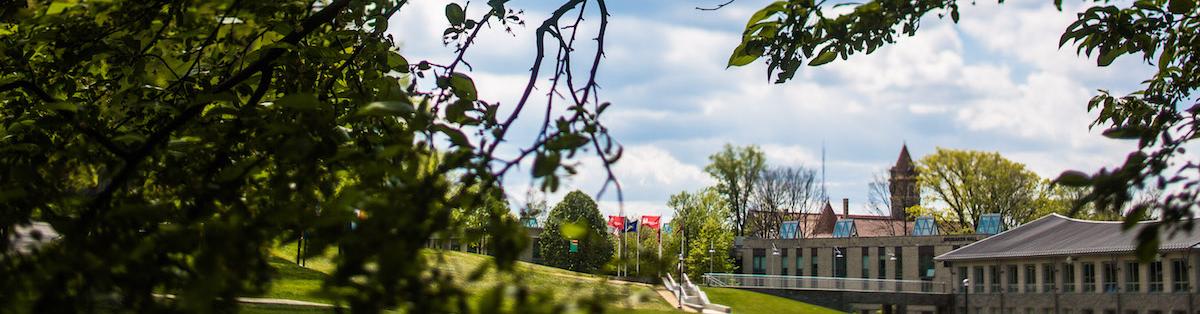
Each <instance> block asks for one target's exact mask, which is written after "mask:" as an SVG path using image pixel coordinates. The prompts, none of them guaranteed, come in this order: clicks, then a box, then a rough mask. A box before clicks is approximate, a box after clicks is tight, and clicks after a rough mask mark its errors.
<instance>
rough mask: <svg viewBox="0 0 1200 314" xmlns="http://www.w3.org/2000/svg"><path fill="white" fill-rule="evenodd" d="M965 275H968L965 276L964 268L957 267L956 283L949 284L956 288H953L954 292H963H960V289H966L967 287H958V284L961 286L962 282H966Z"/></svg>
mask: <svg viewBox="0 0 1200 314" xmlns="http://www.w3.org/2000/svg"><path fill="white" fill-rule="evenodd" d="M967 275H969V274H967V268H966V267H961V266H960V267H958V281H955V282H952V283H951V284H952V285H953V286H954V287H956V288H954V290H955V291H958V292H964V291H963V290H960V289H966V288H967V287H963V286H960V285H959V284H961V283H962V282H963V281H967Z"/></svg>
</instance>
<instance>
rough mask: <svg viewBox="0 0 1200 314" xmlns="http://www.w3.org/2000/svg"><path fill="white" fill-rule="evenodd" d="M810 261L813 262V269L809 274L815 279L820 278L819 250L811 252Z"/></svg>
mask: <svg viewBox="0 0 1200 314" xmlns="http://www.w3.org/2000/svg"><path fill="white" fill-rule="evenodd" d="M808 259H809V260H810V261H812V268H810V269H809V270H808V274H809V275H810V276H813V277H816V276H820V273H819V272H817V265H818V263H817V248H812V249H810V250H809V254H808Z"/></svg>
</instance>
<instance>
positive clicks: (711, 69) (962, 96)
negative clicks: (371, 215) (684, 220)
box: [389, 0, 1151, 216]
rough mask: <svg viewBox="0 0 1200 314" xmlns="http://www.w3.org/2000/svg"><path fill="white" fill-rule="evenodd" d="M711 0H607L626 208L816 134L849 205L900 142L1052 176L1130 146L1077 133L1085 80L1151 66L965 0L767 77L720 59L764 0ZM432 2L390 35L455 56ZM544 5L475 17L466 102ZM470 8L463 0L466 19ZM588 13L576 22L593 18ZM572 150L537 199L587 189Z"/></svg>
mask: <svg viewBox="0 0 1200 314" xmlns="http://www.w3.org/2000/svg"><path fill="white" fill-rule="evenodd" d="M719 2H723V1H610V11H611V13H612V17H611V18H610V23H609V29H608V35H607V37H606V40H607V42H606V46H605V51H606V58H605V59H604V61H603V62H604V64H603V65H602V67H601V69H600V72H599V83H600V84H601V86H602V90H601V93H600V98H601V100H602V101H609V102H612V103H613V105H612V107H611V108H610V109H609V110H608V111H606V113H605V115H606V116H605V117H603V118H602V119H603V121H604V122H605V123H606V124H607V125H608V126H609V127H610V129H611V130H612V134H613V135H614V136H615V137H616V139H617V140H619V141H620V143H621V144H623V145H624V147H625V155H624V158H623V159H622V160H621V162H620V163H619V164H618V165H617V166H616V173H617V175H618V178H619V179H620V180H621V183H622V185H623V187H624V195H625V202H624V210H625V212H626V214H627V215H631V216H632V215H640V214H650V215H655V214H663V215H665V216H670V212H671V210H670V209H669V208H667V206H666V201H667V199H668V198H669V196H670V195H672V194H675V193H678V192H680V191H695V190H697V189H700V188H703V187H705V186H709V185H712V184H714V182H713V180H712V179H711V178H710V177H709V176H708V175H707V174H705V173H704V172H703V167H704V165H705V164H706V163H707V156H708V155H710V154H712V153H714V152H716V151H718V150H719V149H720V148H721V146H722V145H723V144H725V143H733V144H735V145H751V144H753V145H758V146H760V147H761V148H762V149H763V150H764V151H765V152H766V154H767V158H768V162H769V163H770V164H771V165H773V166H805V167H811V168H815V169H820V166H821V163H820V161H821V147H822V143H824V147H825V151H826V162H825V166H826V171H827V179H826V182H827V185H828V191H829V196H830V198H832V199H835V200H836V199H841V198H849V199H850V203H851V211H853V212H860V213H861V212H865V209H864V205H865V203H866V201H867V184H868V182H870V180H871V178H872V176H873V175H874V174H876V173H879V172H882V171H884V170H886V169H887V168H888V167H890V166H891V165H892V164H893V163H894V162H895V160H896V157H897V154H898V153H899V150H900V146H901V144H903V143H907V144H908V146H909V149H910V151H911V152H912V154H913V158H915V159H919V158H921V157H922V156H924V155H925V154H928V153H931V152H933V151H934V150H935V148H936V147H946V148H955V149H975V150H985V151H998V152H1000V153H1001V154H1002V155H1004V156H1005V157H1007V158H1009V159H1013V160H1016V161H1018V162H1022V163H1024V164H1026V165H1027V166H1029V168H1030V169H1032V170H1033V171H1035V172H1037V173H1038V174H1040V175H1042V176H1043V177H1050V178H1053V177H1055V176H1057V175H1058V173H1060V172H1062V171H1063V170H1068V169H1077V170H1084V171H1092V170H1096V169H1099V168H1101V167H1104V166H1112V165H1116V164H1118V163H1119V162H1120V161H1122V160H1123V158H1124V156H1125V154H1127V153H1128V152H1129V151H1130V150H1131V149H1132V148H1133V147H1134V146H1133V143H1131V142H1120V141H1113V140H1108V139H1105V138H1104V137H1102V136H1100V135H1099V133H1100V130H1094V131H1092V130H1088V125H1089V123H1090V121H1091V120H1092V117H1093V115H1092V114H1089V113H1088V112H1087V110H1086V104H1087V100H1088V99H1089V98H1090V97H1091V96H1093V95H1094V94H1095V92H1096V90H1097V89H1107V90H1110V91H1113V92H1116V93H1126V92H1129V91H1131V90H1134V89H1136V88H1137V86H1138V83H1139V82H1140V81H1141V80H1143V79H1145V78H1147V77H1149V75H1150V73H1151V68H1150V67H1149V66H1147V65H1145V64H1143V63H1141V62H1140V60H1137V59H1136V58H1134V57H1124V58H1121V59H1118V60H1117V62H1116V63H1114V64H1113V65H1111V66H1109V67H1106V68H1098V67H1096V66H1095V61H1094V59H1090V60H1089V59H1087V58H1086V57H1082V56H1077V55H1076V54H1075V53H1074V49H1073V48H1070V47H1068V48H1064V49H1062V50H1060V49H1058V47H1057V45H1058V38H1059V35H1060V34H1061V33H1062V30H1063V29H1064V28H1065V27H1066V26H1067V25H1068V24H1070V23H1071V22H1072V21H1074V18H1073V16H1074V14H1075V13H1074V12H1078V11H1079V10H1080V8H1081V7H1082V6H1083V5H1084V4H1085V3H1082V2H1079V3H1066V4H1065V5H1064V10H1063V11H1062V12H1060V11H1058V10H1055V9H1054V7H1053V5H1052V2H1051V1H1030V0H1018V1H1006V2H1005V4H1003V5H997V4H995V3H986V2H981V3H979V4H977V5H973V6H972V5H967V4H966V3H965V2H964V3H963V4H964V6H963V7H962V14H961V19H960V23H958V24H954V23H951V22H950V21H949V19H945V20H942V19H939V18H937V16H936V15H934V16H930V17H927V18H926V19H925V20H924V21H923V23H922V26H921V30H920V31H919V34H918V35H917V36H915V37H902V38H899V42H898V43H897V44H895V45H893V46H889V47H887V48H883V49H880V50H878V51H876V52H875V53H874V54H872V55H860V56H853V57H851V59H849V60H845V61H843V60H838V61H835V62H833V63H831V64H828V65H825V66H822V67H820V68H806V69H803V70H802V72H801V73H798V74H797V76H796V78H795V79H794V80H792V81H790V82H788V83H785V84H772V83H771V82H770V81H768V80H767V78H766V72H765V66H764V65H762V64H759V63H756V64H754V65H752V66H747V67H741V68H731V69H726V68H725V61H726V60H727V58H728V56H729V52H730V51H731V50H732V48H733V47H735V46H737V44H738V43H739V41H740V34H741V30H742V27H743V26H744V25H745V21H746V19H748V18H749V16H750V15H751V14H753V12H754V11H756V10H758V9H759V8H761V7H762V6H764V5H766V4H767V3H768V2H767V1H736V2H734V3H733V4H731V5H729V6H727V7H725V8H723V9H721V10H719V11H699V10H696V9H695V7H696V6H706V7H708V6H712V5H715V4H716V3H719ZM446 3H447V2H444V1H418V2H417V3H415V4H412V5H410V7H408V8H406V9H405V10H402V11H401V12H400V13H399V14H398V15H397V16H396V17H394V19H393V21H392V23H391V26H390V27H391V29H390V30H389V33H390V34H392V35H393V36H395V38H396V39H397V41H399V42H401V43H402V46H403V47H402V48H401V50H402V52H403V53H404V54H405V56H406V57H407V58H408V59H409V60H410V61H414V62H415V60H430V61H431V62H435V63H446V60H451V59H452V57H453V54H452V53H453V49H452V48H451V47H446V46H443V45H442V43H441V39H440V35H441V31H442V29H444V28H445V27H446V25H447V23H446V21H445V18H444V15H443V10H444V6H445V4H446ZM552 4H554V1H512V2H511V3H510V4H509V7H511V8H515V9H523V10H525V14H524V15H523V17H524V18H525V20H526V22H527V24H530V25H529V26H525V27H516V28H514V29H513V34H506V33H504V32H503V31H502V30H500V29H492V30H486V31H484V32H483V35H482V36H481V40H480V41H479V42H478V43H477V45H476V46H475V47H474V48H472V50H470V51H469V52H468V53H467V59H468V61H471V63H472V65H474V69H472V71H470V74H471V75H472V77H474V78H475V81H476V83H477V84H478V85H479V88H480V98H481V99H484V100H487V101H498V102H500V103H501V105H502V106H504V105H509V107H511V105H512V104H513V103H515V102H516V100H517V99H518V98H519V96H520V90H521V88H522V87H523V86H524V84H525V81H526V79H527V76H528V71H529V68H530V66H531V64H532V58H533V53H534V45H533V32H534V28H535V26H534V25H537V24H539V23H540V22H541V21H542V20H543V19H544V18H545V17H546V16H547V14H546V13H547V12H549V11H550V10H552V8H551V7H549V5H552ZM485 7H486V1H476V2H472V3H471V4H470V6H469V8H468V16H479V15H481V14H482V13H483V11H482V10H483V9H484V8H485ZM594 20H595V18H594V17H593V18H592V19H591V20H589V22H595V21H594ZM586 26H588V27H591V28H586V27H585V28H582V29H581V31H586V30H593V31H594V24H589V25H586ZM589 49H593V48H587V47H585V48H583V49H582V50H581V51H580V52H578V53H579V54H581V55H583V54H590V53H591V52H590V50H589ZM760 63H761V62H760ZM541 84H542V85H540V86H545V85H546V83H545V81H544V80H542V81H541ZM543 99H544V98H543ZM534 103H535V104H536V103H537V102H534ZM539 110H542V109H539V108H534V109H532V110H531V111H529V112H526V113H523V115H522V117H526V118H527V119H523V120H521V122H523V124H522V127H521V129H518V130H516V131H514V137H515V138H514V140H515V143H528V142H529V140H525V139H526V138H529V136H530V134H532V132H533V131H534V129H533V127H534V126H536V125H537V123H539V122H540V121H536V118H533V117H536V116H538V115H539V114H540V113H541V112H544V111H539ZM574 162H578V163H580V166H581V172H580V173H579V175H577V176H575V177H573V178H570V179H568V181H567V182H566V184H565V185H564V188H563V189H561V190H560V191H559V192H558V193H554V194H551V195H547V196H546V198H547V199H548V200H549V201H550V203H551V206H553V203H555V202H556V201H557V200H558V199H559V198H561V196H562V195H564V194H565V193H566V192H568V191H570V190H573V189H581V190H583V191H584V192H587V193H588V194H591V195H596V193H597V192H598V191H599V190H600V186H601V184H602V183H603V180H604V173H603V169H602V168H601V167H599V161H598V160H595V159H594V158H591V159H589V158H583V159H580V160H576V161H574ZM526 169H527V168H526ZM526 173H528V171H527V170H526V171H522V172H519V173H516V175H513V176H510V177H509V178H508V179H507V180H506V181H505V186H506V188H507V190H508V193H509V194H510V197H511V198H512V199H513V201H514V202H520V201H522V200H523V199H524V198H525V197H526V191H527V190H529V189H530V186H529V183H528V182H529V180H528V177H527V175H525V174H526ZM599 202H600V205H601V210H602V211H603V212H604V214H606V215H607V214H613V213H616V212H617V211H618V210H619V209H620V208H621V206H620V205H619V204H618V202H616V197H615V194H614V193H611V192H610V193H606V194H605V195H603V196H602V198H601V199H599Z"/></svg>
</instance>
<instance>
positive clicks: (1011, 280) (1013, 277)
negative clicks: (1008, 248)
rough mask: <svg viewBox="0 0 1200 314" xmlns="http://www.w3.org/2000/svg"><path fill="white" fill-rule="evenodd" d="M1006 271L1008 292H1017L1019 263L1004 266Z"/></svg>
mask: <svg viewBox="0 0 1200 314" xmlns="http://www.w3.org/2000/svg"><path fill="white" fill-rule="evenodd" d="M1004 272H1005V273H1006V274H1005V275H1007V277H1008V287H1007V288H1008V289H1007V290H1008V292H1017V285H1018V283H1017V275H1019V274H1018V273H1017V265H1008V266H1007V267H1005V268H1004Z"/></svg>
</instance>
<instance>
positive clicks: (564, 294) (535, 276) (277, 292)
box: [245, 244, 674, 313]
mask: <svg viewBox="0 0 1200 314" xmlns="http://www.w3.org/2000/svg"><path fill="white" fill-rule="evenodd" d="M271 253H272V255H274V256H273V258H272V260H271V266H273V267H274V268H275V269H276V270H277V275H278V277H276V279H275V280H274V282H272V284H271V287H270V288H269V289H268V291H267V292H266V293H265V294H263V295H258V296H255V297H265V298H282V299H293V300H302V301H311V302H321V303H330V301H329V298H328V297H326V296H323V295H322V294H321V292H320V288H321V281H322V280H324V278H325V277H326V276H328V274H329V273H331V272H332V271H333V269H334V266H333V265H334V263H333V261H332V258H331V256H333V255H334V254H333V252H327V253H328V254H325V255H323V256H318V257H314V258H310V259H308V260H307V262H306V266H307V267H300V266H297V265H296V264H295V263H294V260H295V258H296V247H295V244H291V245H285V246H281V247H278V248H275V249H273V250H272V252H271ZM422 254H423V255H424V256H425V258H426V259H427V260H429V261H430V263H431V265H433V266H435V267H437V268H439V269H441V270H443V271H447V272H449V273H451V274H454V275H455V278H456V279H457V280H458V282H459V283H460V284H461V285H462V286H463V287H464V288H465V289H466V290H467V292H468V293H470V294H471V296H472V298H475V299H478V298H481V297H482V295H483V294H485V293H486V292H487V291H489V290H491V288H493V287H495V286H496V285H497V284H499V283H508V282H518V281H519V282H521V283H523V284H524V285H525V286H527V287H530V288H532V290H534V291H544V292H546V293H549V294H550V295H551V296H552V298H553V299H554V300H556V301H568V300H573V299H577V298H581V297H588V296H593V295H594V294H602V295H604V296H606V297H608V298H611V299H613V300H614V301H612V302H610V303H609V304H610V307H609V311H610V312H615V313H669V312H673V311H674V309H673V308H671V306H670V305H668V304H667V302H666V301H664V300H663V299H662V298H661V297H659V296H658V295H657V294H655V292H654V290H653V289H652V287H650V286H649V285H646V284H639V283H625V282H617V281H610V280H607V279H605V278H604V277H601V276H595V275H591V274H584V273H578V272H573V271H569V270H565V269H560V268H554V267H549V266H543V265H537V264H532V263H525V262H517V263H516V265H514V268H515V271H514V272H512V273H500V272H497V271H496V270H495V269H494V267H493V269H488V270H487V271H486V272H484V273H483V275H482V276H481V277H479V280H475V281H469V280H466V277H467V276H469V274H471V273H472V272H474V271H475V270H477V269H479V268H480V267H483V266H485V265H491V263H492V257H490V256H486V255H479V254H472V253H465V252H456V251H435V250H426V251H423V252H422ZM245 310H247V311H248V312H251V313H277V312H287V309H282V311H280V310H281V309H277V308H270V307H249V308H245ZM318 312H319V311H318Z"/></svg>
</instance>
